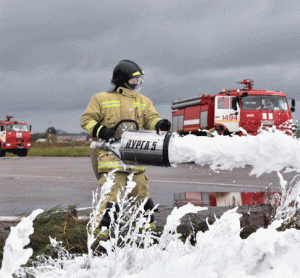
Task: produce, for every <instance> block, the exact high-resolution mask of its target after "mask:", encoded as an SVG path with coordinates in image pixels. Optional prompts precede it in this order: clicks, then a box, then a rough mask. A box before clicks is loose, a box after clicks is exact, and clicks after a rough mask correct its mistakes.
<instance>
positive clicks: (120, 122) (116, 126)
mask: <svg viewBox="0 0 300 278" xmlns="http://www.w3.org/2000/svg"><path fill="white" fill-rule="evenodd" d="M122 123H134V124H135V126H136V130H139V129H140V127H139V124H138V122H137V121H135V120H131V119H125V120H121V121H119V122H118V123H117V124H116V125H115V126H114V127H113V128H112V129H113V130H115V131H116V130H117V129H118V127H119V126H120V125H121V124H122Z"/></svg>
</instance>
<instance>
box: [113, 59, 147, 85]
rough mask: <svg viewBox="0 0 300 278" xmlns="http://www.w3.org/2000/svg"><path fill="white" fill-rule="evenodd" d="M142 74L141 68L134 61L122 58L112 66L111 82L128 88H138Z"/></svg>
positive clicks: (141, 80) (141, 82) (141, 81)
mask: <svg viewBox="0 0 300 278" xmlns="http://www.w3.org/2000/svg"><path fill="white" fill-rule="evenodd" d="M143 75H144V72H143V70H142V69H141V67H140V66H139V65H137V64H136V63H135V62H132V61H130V60H122V61H120V62H119V63H118V64H117V65H116V66H115V68H114V71H113V77H112V79H111V83H113V84H115V85H116V87H120V86H125V87H127V88H128V89H130V90H139V89H140V87H141V85H142V84H143V78H142V76H143ZM131 79H132V80H131ZM129 80H131V81H129Z"/></svg>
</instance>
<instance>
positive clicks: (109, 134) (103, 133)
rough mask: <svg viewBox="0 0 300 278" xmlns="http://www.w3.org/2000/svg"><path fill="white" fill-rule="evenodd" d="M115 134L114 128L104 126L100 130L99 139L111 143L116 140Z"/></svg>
mask: <svg viewBox="0 0 300 278" xmlns="http://www.w3.org/2000/svg"><path fill="white" fill-rule="evenodd" d="M115 133H116V131H115V130H113V129H112V128H109V127H106V126H103V127H101V129H100V132H99V135H98V137H99V138H100V139H103V140H105V141H107V142H110V141H114V140H115Z"/></svg>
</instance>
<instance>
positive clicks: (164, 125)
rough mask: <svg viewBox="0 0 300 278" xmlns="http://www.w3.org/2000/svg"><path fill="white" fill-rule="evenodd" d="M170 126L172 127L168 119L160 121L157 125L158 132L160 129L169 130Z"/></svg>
mask: <svg viewBox="0 0 300 278" xmlns="http://www.w3.org/2000/svg"><path fill="white" fill-rule="evenodd" d="M170 128H171V122H170V121H169V120H167V119H163V120H160V121H158V122H157V124H156V127H155V129H156V132H157V134H158V133H159V130H161V131H169V130H170Z"/></svg>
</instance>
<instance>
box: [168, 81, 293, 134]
mask: <svg viewBox="0 0 300 278" xmlns="http://www.w3.org/2000/svg"><path fill="white" fill-rule="evenodd" d="M238 83H240V84H243V85H244V88H242V89H233V90H225V89H223V90H222V92H220V93H219V94H217V95H213V96H211V95H198V96H196V97H191V98H184V99H179V100H177V101H174V102H173V104H172V106H171V108H172V127H173V130H174V131H175V132H178V133H179V134H182V135H186V134H188V133H192V134H196V135H207V130H210V131H214V130H216V131H217V132H218V133H219V134H223V135H230V134H232V133H235V134H239V135H242V134H244V133H245V132H247V133H248V134H253V135H255V134H257V132H258V131H259V129H260V128H264V127H271V126H274V125H275V126H276V128H277V129H280V130H284V131H286V132H287V133H289V134H291V133H292V112H294V111H295V100H294V99H290V102H291V104H290V103H289V100H288V99H287V96H286V94H285V93H283V92H281V91H267V90H253V88H252V87H253V80H249V79H244V80H243V81H241V82H238Z"/></svg>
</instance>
